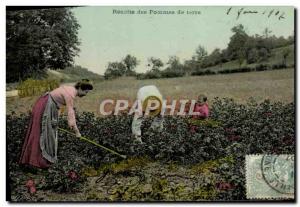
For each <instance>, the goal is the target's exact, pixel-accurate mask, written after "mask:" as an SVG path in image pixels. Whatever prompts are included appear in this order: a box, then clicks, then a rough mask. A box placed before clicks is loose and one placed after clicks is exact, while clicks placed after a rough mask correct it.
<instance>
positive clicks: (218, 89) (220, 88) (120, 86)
mask: <svg viewBox="0 0 300 207" xmlns="http://www.w3.org/2000/svg"><path fill="white" fill-rule="evenodd" d="M294 78H295V77H294V69H291V68H290V69H285V70H273V71H261V72H250V73H237V74H226V75H213V76H193V77H190V76H189V77H181V78H171V79H151V80H136V79H135V78H128V77H125V78H120V79H116V80H109V81H100V82H98V83H95V90H93V91H92V92H90V94H88V96H86V97H84V98H81V99H79V98H77V99H76V102H75V107H76V109H77V110H78V111H89V112H95V113H97V112H98V110H99V103H100V101H102V100H103V99H105V98H112V99H120V98H125V99H129V100H132V101H133V100H135V98H136V93H137V90H138V89H139V87H141V86H144V85H150V84H154V85H156V86H157V87H158V88H159V89H160V91H161V93H162V94H163V96H164V97H165V98H167V99H179V98H186V99H193V98H196V97H197V95H199V94H201V93H203V94H206V95H207V97H208V100H209V101H210V100H212V99H213V98H214V97H220V98H222V97H228V98H233V99H234V100H235V101H237V102H239V103H245V102H246V101H247V99H248V98H249V97H253V98H254V99H255V100H256V101H258V102H259V101H262V100H264V99H270V100H271V101H281V102H284V103H287V102H293V100H294ZM37 98H38V97H37V96H35V97H25V98H19V97H13V98H7V99H6V104H7V105H6V109H7V110H6V113H7V114H9V113H11V112H12V111H15V112H16V113H20V112H27V111H28V110H31V108H32V105H33V104H34V102H35V101H36V99H37Z"/></svg>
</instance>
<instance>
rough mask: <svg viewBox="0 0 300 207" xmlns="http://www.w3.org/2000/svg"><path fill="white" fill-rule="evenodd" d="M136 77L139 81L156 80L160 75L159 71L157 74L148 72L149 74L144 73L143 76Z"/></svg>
mask: <svg viewBox="0 0 300 207" xmlns="http://www.w3.org/2000/svg"><path fill="white" fill-rule="evenodd" d="M136 77H137V79H139V80H144V79H158V78H161V74H160V72H159V71H158V72H153V71H150V72H147V73H144V74H138V75H137V76H136Z"/></svg>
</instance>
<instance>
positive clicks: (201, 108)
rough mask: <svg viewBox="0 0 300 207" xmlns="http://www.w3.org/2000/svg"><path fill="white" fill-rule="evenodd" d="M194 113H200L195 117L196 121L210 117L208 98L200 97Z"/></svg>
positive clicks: (201, 95)
mask: <svg viewBox="0 0 300 207" xmlns="http://www.w3.org/2000/svg"><path fill="white" fill-rule="evenodd" d="M194 112H198V115H193V118H194V119H206V118H208V116H209V107H208V103H207V97H206V96H205V95H203V94H200V95H199V96H198V100H197V102H196V104H195V107H194Z"/></svg>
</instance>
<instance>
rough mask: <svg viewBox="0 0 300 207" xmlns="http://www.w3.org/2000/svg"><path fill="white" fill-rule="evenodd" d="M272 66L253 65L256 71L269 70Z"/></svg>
mask: <svg viewBox="0 0 300 207" xmlns="http://www.w3.org/2000/svg"><path fill="white" fill-rule="evenodd" d="M271 69H272V67H271V66H270V65H269V64H259V65H256V66H255V70H256V71H264V70H271Z"/></svg>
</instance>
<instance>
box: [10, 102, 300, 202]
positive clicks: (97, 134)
mask: <svg viewBox="0 0 300 207" xmlns="http://www.w3.org/2000/svg"><path fill="white" fill-rule="evenodd" d="M210 108H211V116H210V118H209V119H208V120H200V121H199V120H191V119H192V118H191V117H179V116H166V117H165V127H164V130H163V131H162V132H157V131H153V130H151V129H150V127H149V126H150V125H151V121H152V120H151V118H148V119H147V120H146V121H145V122H144V124H143V126H142V128H143V135H142V139H143V142H144V143H143V144H139V143H136V142H134V139H133V136H132V134H131V122H132V119H133V117H132V116H126V115H120V116H107V117H97V116H96V115H94V114H93V113H77V124H78V127H79V129H80V131H81V133H82V135H83V136H85V137H89V138H91V139H93V141H96V142H98V143H100V144H102V145H104V146H106V147H108V148H111V149H114V150H116V151H117V152H119V153H120V154H125V155H127V157H129V158H131V157H147V158H149V159H151V160H154V161H155V162H159V163H160V164H161V165H165V164H166V163H170V162H171V163H176V164H177V165H179V166H184V167H186V168H191V169H197V168H196V167H195V166H199V165H200V166H201V164H203V163H204V164H205V166H206V165H207V163H211V165H209V166H208V167H206V168H205V169H208V171H209V172H213V173H214V174H217V175H218V179H219V180H217V181H215V182H212V180H210V179H209V177H207V179H203V181H202V182H203V183H202V184H201V185H202V186H204V187H205V186H208V187H209V189H210V190H212V188H214V189H217V192H218V193H216V194H214V195H215V196H214V200H244V199H246V196H245V167H244V164H245V163H244V162H245V155H247V154H294V153H295V106H294V103H289V104H283V103H280V102H276V103H272V102H270V101H269V100H265V101H263V102H261V103H256V102H254V101H253V100H249V101H248V103H247V104H245V105H243V104H238V103H236V102H234V100H232V99H219V98H215V99H214V100H213V102H212V103H211V104H210ZM28 121H29V114H22V115H20V116H16V115H15V114H11V115H7V117H6V125H7V128H6V131H7V155H8V170H9V174H8V177H9V186H8V187H9V188H10V193H11V196H12V198H13V200H15V201H33V200H41V198H40V197H39V196H37V194H36V192H35V191H34V189H33V188H32V187H31V189H27V187H26V182H28V180H30V179H34V182H35V186H36V191H37V192H39V191H52V192H59V193H68V192H78V191H82V190H83V189H84V186H85V185H87V182H86V181H87V178H86V174H85V173H83V171H84V169H86V168H93V169H100V168H101V167H102V166H107V165H109V164H113V163H120V162H122V158H119V157H117V156H116V155H113V154H111V153H109V152H107V151H104V150H103V149H101V148H99V147H97V146H94V145H91V144H90V143H86V142H84V141H82V140H80V139H78V138H75V137H74V136H72V135H69V134H67V133H64V132H59V151H58V159H59V161H58V162H57V163H56V164H54V165H53V166H51V167H50V168H49V169H48V170H38V169H28V168H24V167H22V166H19V164H18V160H19V156H20V152H21V147H22V143H23V139H24V137H25V133H26V129H27V124H28ZM59 127H61V128H65V129H68V126H67V120H66V117H65V116H61V117H60V121H59ZM228 157H229V158H230V160H227V161H226V162H224V163H220V162H219V161H217V162H216V160H224V159H227V158H228ZM216 163H217V164H216ZM230 163H234V164H230ZM201 170H202V171H203V166H202V168H201ZM122 172H123V171H122ZM202 173H203V172H202ZM126 176H129V175H128V174H126ZM204 178H205V177H204ZM214 192H215V191H214ZM139 195H140V194H139ZM176 195H177V194H176ZM135 198H136V196H135ZM193 198H194V197H193ZM193 198H192V199H193ZM195 198H196V197H195ZM141 200H142V198H141Z"/></svg>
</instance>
